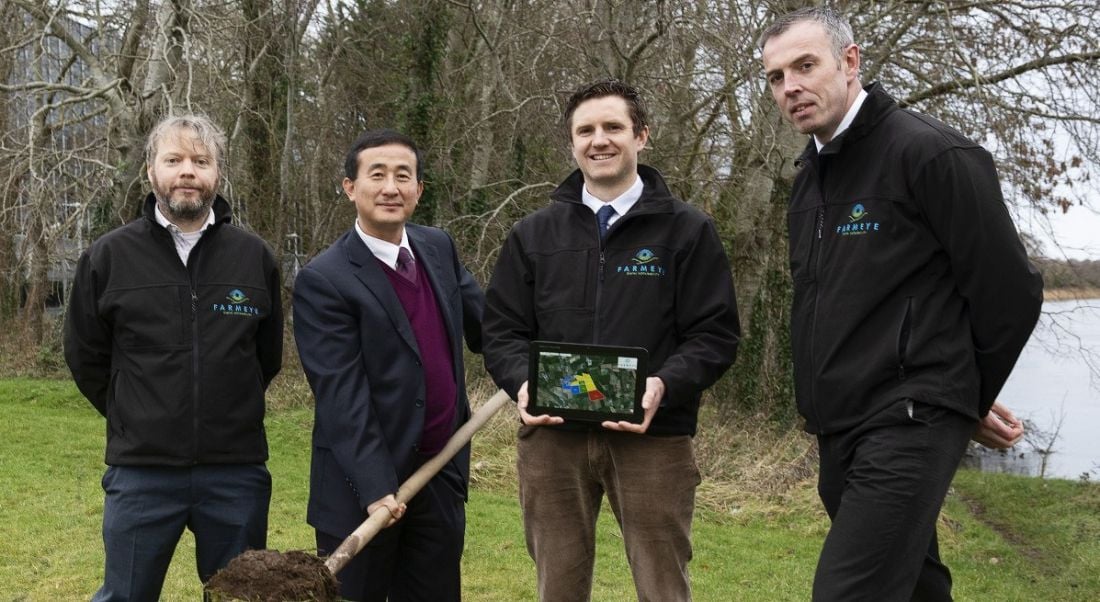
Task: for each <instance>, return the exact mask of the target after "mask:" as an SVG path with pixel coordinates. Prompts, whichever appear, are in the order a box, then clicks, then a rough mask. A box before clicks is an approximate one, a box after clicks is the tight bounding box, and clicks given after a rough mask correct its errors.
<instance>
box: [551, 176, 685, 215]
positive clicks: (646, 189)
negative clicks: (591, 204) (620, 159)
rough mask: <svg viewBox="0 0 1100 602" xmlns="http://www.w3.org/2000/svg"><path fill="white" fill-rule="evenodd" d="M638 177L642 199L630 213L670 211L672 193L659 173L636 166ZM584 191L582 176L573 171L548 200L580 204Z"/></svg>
mask: <svg viewBox="0 0 1100 602" xmlns="http://www.w3.org/2000/svg"><path fill="white" fill-rule="evenodd" d="M638 175H639V176H640V177H641V178H642V197H641V198H640V199H638V202H637V203H635V204H634V207H633V208H631V210H630V213H631V214H634V213H637V212H641V211H644V212H646V213H662V212H669V211H672V201H673V200H674V198H673V196H672V193H671V192H670V191H669V189H668V184H666V183H665V178H664V176H662V175H661V172H659V171H657V170H656V169H653V168H652V167H650V166H648V165H642V164H641V163H639V164H638ZM583 190H584V174H583V173H581V170H579V169H575V170H573V173H571V174H569V177H567V178H565V181H564V182H562V183H561V184H559V185H558V187H557V188H555V189H554V192H551V193H550V198H551V199H553V200H555V201H560V202H563V203H574V204H577V205H583V203H581V193H582V191H583Z"/></svg>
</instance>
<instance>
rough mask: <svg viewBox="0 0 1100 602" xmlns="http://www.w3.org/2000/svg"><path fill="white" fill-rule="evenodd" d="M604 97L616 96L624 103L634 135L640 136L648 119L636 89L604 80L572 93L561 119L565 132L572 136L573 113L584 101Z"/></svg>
mask: <svg viewBox="0 0 1100 602" xmlns="http://www.w3.org/2000/svg"><path fill="white" fill-rule="evenodd" d="M604 96H618V97H620V98H622V99H623V100H625V101H626V107H627V110H628V111H629V112H630V121H631V122H632V123H633V124H634V135H635V136H638V135H641V133H642V130H644V129H645V128H646V127H647V126H649V118H648V117H646V110H645V103H644V102H642V95H641V94H640V93H639V92H638V89H637V88H635V87H634V86H631V85H630V84H627V83H625V82H622V81H619V80H617V79H605V80H600V81H598V82H595V83H591V84H586V85H584V86H581V87H580V88H578V89H577V91H575V92H573V95H572V96H570V97H569V100H568V101H566V103H565V110H564V111H562V115H561V119H562V123H563V124H564V125H565V131H566V133H567V134H569V135H570V136H571V135H572V134H573V131H572V130H573V113H574V112H576V110H577V107H578V106H580V104H581V103H582V102H584V101H586V100H592V99H593V98H603V97H604Z"/></svg>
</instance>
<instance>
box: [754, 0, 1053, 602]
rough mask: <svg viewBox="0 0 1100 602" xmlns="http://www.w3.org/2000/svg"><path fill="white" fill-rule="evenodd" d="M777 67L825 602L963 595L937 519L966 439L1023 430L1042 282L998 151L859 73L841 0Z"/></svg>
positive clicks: (797, 33) (770, 41) (818, 12)
mask: <svg viewBox="0 0 1100 602" xmlns="http://www.w3.org/2000/svg"><path fill="white" fill-rule="evenodd" d="M761 47H762V50H763V60H764V70H765V77H766V78H767V82H768V86H769V87H770V89H771V91H772V94H773V96H774V97H775V100H776V102H777V104H778V105H779V108H780V110H781V112H782V114H783V116H784V118H786V119H787V120H788V121H790V122H791V123H792V124H793V125H794V126H795V127H796V128H797V129H798V131H799V132H801V133H803V134H809V135H811V136H812V139H811V140H810V142H809V143H808V144H807V146H806V150H805V152H804V153H803V155H802V157H801V159H800V164H801V171H800V172H799V173H798V175H797V177H796V179H795V183H794V186H793V189H792V193H791V200H790V208H789V213H788V226H789V229H790V232H789V235H790V253H791V274H792V276H793V280H794V304H793V308H792V311H791V340H792V344H793V346H794V369H795V392H796V397H797V403H798V409H799V412H800V413H801V414H802V416H803V417H804V418H805V419H806V429H807V430H808V431H809V432H811V433H814V434H816V435H817V437H818V444H819V451H820V457H821V472H820V480H819V486H818V490H819V493H820V495H821V499H822V501H823V503H824V505H825V509H826V510H827V511H828V514H829V517H830V518H831V519H832V527H831V528H830V530H829V535H828V536H827V537H826V539H825V545H824V548H823V549H822V552H821V558H820V560H819V562H818V567H817V574H816V577H815V579H814V596H813V598H814V600H857V599H858V600H950V599H951V576H950V573H949V571H948V570H947V568H946V567H945V566H944V565H943V563H941V562H940V559H939V552H938V546H937V542H936V517H937V516H938V514H939V511H940V507H941V506H942V505H943V500H944V496H945V495H946V493H947V488H948V486H949V485H950V483H951V479H952V477H953V476H954V474H955V470H956V469H957V468H958V464H959V462H960V460H961V459H962V455H963V452H964V451H965V449H966V446H967V443H968V441H969V440H970V439H971V438H972V437H973V438H974V439H975V440H977V441H979V442H981V443H984V444H986V445H990V446H993V447H1007V446H1009V445H1012V444H1013V443H1014V442H1015V441H1017V440H1018V439H1019V438H1020V436H1021V435H1022V434H1023V429H1022V426H1021V424H1020V422H1019V421H1018V420H1016V419H1015V417H1013V416H1012V413H1011V412H1009V411H1008V410H1007V409H1006V408H1004V407H1003V406H1001V405H1000V404H998V403H996V397H997V394H998V393H999V392H1000V390H1001V387H1002V385H1003V384H1004V382H1005V380H1006V379H1007V378H1008V374H1009V372H1011V370H1012V367H1013V365H1014V364H1015V363H1016V358H1017V357H1018V355H1019V353H1020V351H1021V350H1022V349H1023V346H1024V343H1025V342H1026V341H1027V339H1028V337H1029V336H1030V334H1031V330H1032V328H1033V327H1034V325H1035V322H1036V320H1037V319H1038V316H1039V307H1040V305H1041V303H1042V280H1041V278H1040V276H1039V274H1038V272H1037V271H1036V270H1035V269H1034V267H1032V266H1031V265H1030V264H1029V263H1028V260H1027V255H1026V253H1025V251H1024V248H1023V245H1022V244H1021V243H1020V239H1019V236H1018V235H1017V233H1016V229H1015V227H1014V226H1013V224H1012V220H1011V219H1010V217H1009V215H1008V211H1007V210H1006V209H1005V206H1004V199H1003V198H1002V196H1001V190H1000V184H999V183H998V179H997V173H996V170H995V168H994V165H993V160H992V157H991V156H990V154H989V153H988V152H987V151H986V150H985V149H983V148H981V147H980V146H978V145H977V144H975V143H974V142H972V141H970V140H968V139H967V138H965V137H964V136H963V135H962V134H960V133H959V132H957V131H955V130H954V129H952V128H950V127H948V126H946V125H944V124H943V123H941V122H939V121H937V120H935V119H932V118H930V117H928V116H926V115H921V114H918V113H915V112H912V111H907V110H902V109H900V108H899V107H898V106H897V104H896V103H895V102H894V100H893V99H892V98H891V97H890V96H889V95H888V94H887V93H886V92H885V91H884V90H883V89H882V86H881V85H879V84H877V83H875V84H872V85H870V86H867V87H866V88H863V87H862V86H861V84H860V81H859V63H860V50H859V47H858V46H856V45H855V44H854V43H853V38H852V30H851V27H850V26H849V25H848V23H847V21H846V20H845V19H844V18H843V17H842V16H840V15H838V14H837V13H835V12H833V11H832V10H830V9H826V8H807V9H802V10H799V11H796V12H794V13H790V14H788V15H786V16H784V17H781V18H780V19H779V20H778V21H776V23H774V24H773V25H772V26H771V27H770V28H769V29H768V30H766V31H765V32H764V34H763V36H762V37H761Z"/></svg>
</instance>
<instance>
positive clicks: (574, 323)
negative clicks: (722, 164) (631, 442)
mask: <svg viewBox="0 0 1100 602" xmlns="http://www.w3.org/2000/svg"><path fill="white" fill-rule="evenodd" d="M638 173H639V174H640V175H641V178H642V182H643V185H644V189H643V191H642V196H641V198H640V199H639V200H638V202H637V203H636V204H635V205H634V206H633V207H632V208H631V209H630V211H628V212H627V213H626V215H623V216H622V217H621V218H619V220H618V221H616V222H615V223H614V224H612V225H611V228H610V229H609V230H608V232H607V236H606V238H605V240H604V242H603V243H602V244H601V242H600V237H599V234H598V229H597V227H598V226H597V221H596V216H595V214H593V213H592V210H591V209H589V208H588V207H586V206H584V204H583V203H581V190H582V187H583V185H584V178H583V175H582V174H581V172H580V170H577V171H574V172H573V174H572V175H570V176H569V177H568V178H567V179H566V180H565V182H563V183H562V184H561V185H560V186H559V187H558V188H557V189H556V190H555V191H554V192H553V193H552V195H551V198H552V199H553V202H552V203H551V204H550V206H548V207H545V208H543V209H540V210H539V211H536V212H534V213H532V214H531V215H528V216H527V217H525V218H523V219H522V220H520V221H519V222H518V223H517V224H516V225H515V226H514V227H513V228H512V231H511V233H509V235H508V238H507V240H506V241H505V243H504V247H503V248H502V249H501V252H500V258H499V259H498V260H497V264H496V267H495V268H494V270H493V276H492V279H491V280H490V283H489V288H488V290H487V291H486V308H485V317H484V320H483V322H482V325H483V328H484V338H485V349H484V353H485V365H486V368H488V370H489V373H490V374H491V375H492V377H493V379H494V380H495V381H496V383H497V384H498V385H499V386H500V387H501V388H503V389H504V390H505V391H507V392H508V394H509V395H511V396H512V398H513V399H514V398H515V396H516V393H517V391H518V390H519V387H520V385H522V384H523V382H524V381H526V380H527V377H528V373H527V363H528V359H527V358H528V348H529V343H530V342H531V341H532V340H536V339H538V340H548V341H561V342H570V343H593V344H604V345H626V346H636V347H644V348H645V349H647V350H648V351H649V370H650V374H651V375H655V376H659V377H660V378H661V379H662V380H663V381H664V383H665V388H666V391H665V398H664V399H663V400H662V402H661V407H660V408H659V409H658V410H657V413H656V415H655V416H654V418H653V422H652V423H651V424H650V427H649V430H648V431H647V433H648V434H653V435H694V434H695V429H696V417H697V413H698V409H699V398H700V395H701V393H702V391H703V390H704V389H706V388H707V387H709V386H710V385H712V384H714V382H715V381H716V380H718V378H719V377H720V376H721V375H722V373H723V372H725V370H726V369H727V368H729V366H730V365H731V364H732V363H733V360H734V357H735V355H736V352H737V343H738V341H739V340H740V324H739V321H738V316H737V302H736V300H735V299H734V289H733V279H732V277H731V275H730V269H729V261H728V260H727V258H726V253H725V250H724V249H723V247H722V241H721V240H720V239H719V238H718V231H717V230H716V229H715V227H714V223H713V222H712V221H711V220H710V218H708V217H707V216H706V214H704V213H703V212H701V211H699V210H698V209H696V208H694V207H692V206H690V205H688V204H687V203H684V202H683V201H680V200H679V199H676V198H674V197H673V196H672V194H671V193H670V192H669V190H668V187H667V186H666V184H665V182H664V179H663V178H662V177H661V175H660V174H659V173H658V172H657V170H655V169H653V168H650V167H647V166H645V165H639V166H638ZM566 428H577V427H576V425H572V424H570V423H567V425H566ZM584 428H587V427H584ZM596 428H599V427H598V426H597V427H596Z"/></svg>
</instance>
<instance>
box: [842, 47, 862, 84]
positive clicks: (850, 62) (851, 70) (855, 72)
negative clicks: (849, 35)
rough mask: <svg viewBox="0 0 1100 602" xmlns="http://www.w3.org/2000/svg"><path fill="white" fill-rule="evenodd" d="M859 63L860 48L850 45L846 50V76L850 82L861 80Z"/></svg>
mask: <svg viewBox="0 0 1100 602" xmlns="http://www.w3.org/2000/svg"><path fill="white" fill-rule="evenodd" d="M859 61H860V51H859V46H856V45H855V44H848V47H847V48H845V49H844V74H845V75H846V76H847V77H848V79H849V80H852V79H858V78H859Z"/></svg>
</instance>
